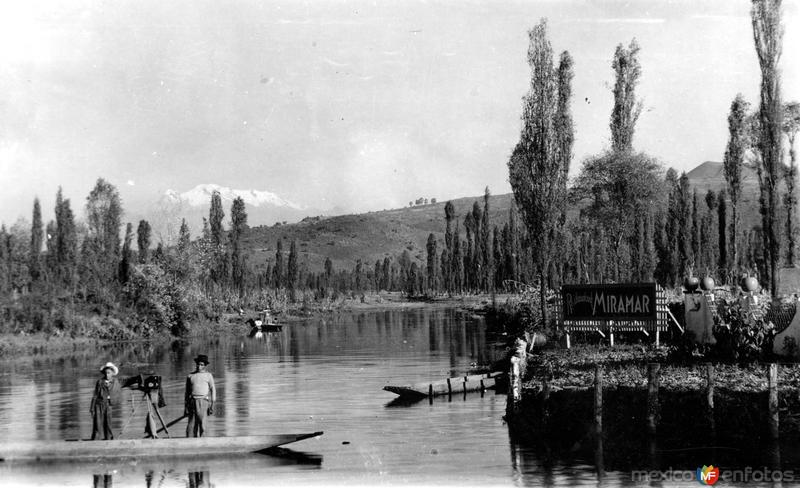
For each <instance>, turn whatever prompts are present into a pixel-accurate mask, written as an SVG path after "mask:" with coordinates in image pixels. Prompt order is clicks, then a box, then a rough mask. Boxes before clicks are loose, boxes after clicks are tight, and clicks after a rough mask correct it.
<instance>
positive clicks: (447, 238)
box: [442, 201, 456, 292]
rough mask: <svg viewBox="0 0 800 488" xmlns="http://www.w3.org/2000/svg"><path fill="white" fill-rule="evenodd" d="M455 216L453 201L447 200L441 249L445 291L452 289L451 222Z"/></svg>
mask: <svg viewBox="0 0 800 488" xmlns="http://www.w3.org/2000/svg"><path fill="white" fill-rule="evenodd" d="M455 218H456V211H455V207H453V202H451V201H448V202H447V203H445V204H444V219H445V223H446V227H445V231H444V250H443V251H442V264H443V266H442V279H443V280H444V282H445V284H446V285H445V287H446V288H447V291H449V292H452V291H453V268H452V261H453V228H452V223H453V220H455Z"/></svg>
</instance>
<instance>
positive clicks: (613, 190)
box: [573, 152, 662, 279]
mask: <svg viewBox="0 0 800 488" xmlns="http://www.w3.org/2000/svg"><path fill="white" fill-rule="evenodd" d="M661 171H662V167H661V163H659V162H658V160H656V159H655V158H651V157H649V156H647V155H646V154H643V153H639V154H635V153H632V152H628V153H605V154H603V155H601V156H595V157H591V158H589V159H587V160H585V161H584V162H583V166H582V168H581V172H580V174H579V175H578V177H577V179H576V181H575V186H574V190H573V191H574V193H575V194H576V195H577V196H580V197H584V198H589V199H590V201H591V203H590V204H589V206H588V207H586V208H585V209H583V213H584V215H585V216H586V218H587V221H588V222H591V223H593V224H594V225H599V226H602V227H604V228H605V229H607V231H608V234H607V235H608V236H614V238H613V240H611V241H610V245H611V251H612V253H613V256H612V259H613V260H614V269H613V277H614V279H623V278H624V275H625V272H624V268H623V267H622V266H621V265H620V264H621V262H622V261H621V259H622V254H623V252H622V246H623V245H624V244H626V243H627V242H629V241H630V239H631V236H632V235H633V232H634V225H635V219H632V218H631V216H634V215H639V214H644V213H646V212H649V211H650V209H651V208H653V207H655V206H657V205H658V204H659V201H660V199H661V193H662V186H661Z"/></svg>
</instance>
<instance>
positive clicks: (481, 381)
mask: <svg viewBox="0 0 800 488" xmlns="http://www.w3.org/2000/svg"><path fill="white" fill-rule="evenodd" d="M501 376H503V373H501V372H493V373H484V374H476V375H468V376H456V377H454V378H447V379H444V380H438V381H433V382H425V383H415V384H413V385H405V386H384V387H383V389H384V390H386V391H390V392H392V393H395V394H397V395H400V396H403V397H416V398H421V397H434V396H440V395H452V394H456V393H467V392H470V391H483V390H490V389H494V388H495V387H496V386H497V380H498V378H499V377H501Z"/></svg>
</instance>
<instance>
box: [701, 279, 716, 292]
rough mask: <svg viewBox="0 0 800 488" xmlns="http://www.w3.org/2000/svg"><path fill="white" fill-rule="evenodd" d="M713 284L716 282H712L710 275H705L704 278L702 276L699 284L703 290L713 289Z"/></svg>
mask: <svg viewBox="0 0 800 488" xmlns="http://www.w3.org/2000/svg"><path fill="white" fill-rule="evenodd" d="M715 284H716V283H714V278H712V277H710V276H706V277H705V278H703V281H701V282H700V286H701V287H702V288H703V290H705V291H712V290H713V289H714V285H715Z"/></svg>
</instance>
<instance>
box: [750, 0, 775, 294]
mask: <svg viewBox="0 0 800 488" xmlns="http://www.w3.org/2000/svg"><path fill="white" fill-rule="evenodd" d="M751 19H752V23H753V40H754V41H755V46H756V54H758V62H759V66H760V67H761V104H760V106H759V122H760V124H759V125H760V130H759V133H758V149H759V152H760V157H759V158H758V161H757V164H758V167H759V175H760V178H759V180H760V181H759V182H760V184H761V189H762V200H761V214H762V217H763V219H762V220H763V222H764V228H763V232H764V239H765V248H764V253H765V257H766V264H767V269H768V273H769V288H770V292H771V293H772V296H773V298H774V297H776V296H777V293H778V272H777V271H778V270H777V266H778V258H779V256H780V244H781V243H780V229H779V227H778V225H777V185H778V181H779V179H780V177H781V169H782V157H781V151H782V133H781V131H782V128H783V106H782V104H781V93H780V75H779V71H778V63H779V61H780V57H781V51H782V44H783V26H782V25H781V0H753V8H752V10H751Z"/></svg>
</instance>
